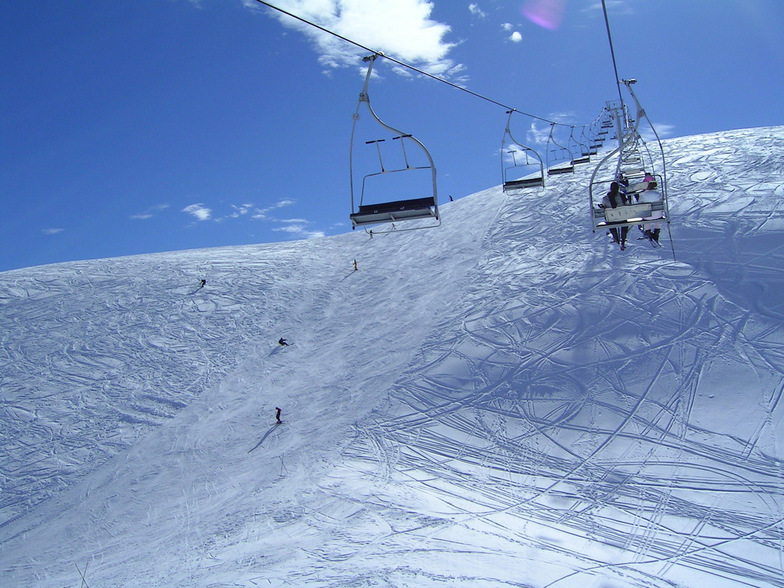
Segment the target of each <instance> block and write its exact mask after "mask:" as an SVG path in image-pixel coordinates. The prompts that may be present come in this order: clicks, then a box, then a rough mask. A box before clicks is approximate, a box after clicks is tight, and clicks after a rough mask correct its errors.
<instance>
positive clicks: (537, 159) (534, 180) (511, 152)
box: [501, 110, 544, 192]
mask: <svg viewBox="0 0 784 588" xmlns="http://www.w3.org/2000/svg"><path fill="white" fill-rule="evenodd" d="M514 112H516V111H515V110H508V111H507V113H506V114H507V115H508V116H507V118H506V129H505V130H504V138H503V140H502V141H501V175H502V181H503V188H504V192H515V191H518V190H523V189H526V188H539V187H542V186H544V162H542V158H541V156H540V155H539V154H538V153H537V152H536V151H535V150H534V149H532V148H531V147H528V146H526V145H523V144H522V143H520V142H519V141H517V140H516V139H515V138H514V137H513V136H512V131H511V129H510V125H511V121H512V114H513V113H514Z"/></svg>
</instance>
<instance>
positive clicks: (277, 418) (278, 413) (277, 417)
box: [275, 406, 283, 424]
mask: <svg viewBox="0 0 784 588" xmlns="http://www.w3.org/2000/svg"><path fill="white" fill-rule="evenodd" d="M275 420H276V421H278V423H277V424H281V423H282V422H283V421H282V420H280V409H279V408H278V407H277V406H276V407H275Z"/></svg>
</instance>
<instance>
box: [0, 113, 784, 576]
mask: <svg viewBox="0 0 784 588" xmlns="http://www.w3.org/2000/svg"><path fill="white" fill-rule="evenodd" d="M666 149H667V155H668V174H669V178H670V184H669V193H670V205H671V212H672V218H673V227H672V232H673V237H674V240H675V251H676V254H677V259H678V261H677V262H675V261H673V260H672V258H671V257H669V258H668V255H669V253H670V252H669V250H668V249H667V248H666V247H665V248H663V249H659V250H654V249H651V248H650V247H648V246H647V244H646V242H645V241H635V240H634V236H635V231H636V230H635V229H632V230H630V242H631V243H632V245H631V246H630V247H629V248H628V249H627V251H625V252H623V253H622V252H620V251H618V250H617V247H615V246H613V245H612V244H611V243H610V242H609V240H608V238H607V237H606V236H605V235H600V234H595V235H593V234H591V233H590V230H589V229H588V228H586V227H588V226H589V225H588V222H589V221H588V211H587V190H586V186H587V183H588V177H589V175H590V171H591V168H590V164H589V165H588V166H583V167H580V168H578V169H577V173H575V174H574V175H573V176H557V177H554V178H551V179H550V182H549V184H548V188H547V189H545V190H534V191H530V192H524V193H522V194H519V195H503V194H502V193H501V191H500V189H498V188H494V189H491V190H487V191H485V192H483V193H480V194H477V195H474V196H472V197H470V198H465V199H462V200H459V201H457V202H455V203H451V204H448V205H445V206H444V207H443V213H444V225H443V226H442V227H441V228H440V229H438V230H432V231H421V232H418V231H414V232H407V233H402V232H401V233H399V234H389V235H377V236H375V237H374V238H372V239H368V238H367V236H366V235H364V234H361V233H353V234H350V235H342V236H340V237H336V238H330V239H323V240H314V241H306V242H299V243H289V244H275V245H260V246H249V247H240V248H232V249H215V250H200V251H191V252H179V253H169V254H160V255H154V256H142V257H131V258H121V259H112V260H99V261H87V262H80V263H70V264H61V265H56V266H45V267H41V268H30V269H26V270H17V271H13V272H5V273H2V274H0V341H2V347H1V350H0V353H2V355H0V374H1V377H2V380H1V381H0V385H1V386H2V397H1V398H0V422H2V425H3V427H2V430H1V431H0V441H1V442H2V447H3V452H2V454H0V578H3V577H5V578H8V579H9V580H11V581H13V585H18V586H39V585H40V586H43V585H47V586H49V585H64V586H65V585H76V582H77V581H78V580H79V579H80V578H79V576H78V574H77V570H76V565H78V566H79V567H80V568H84V566H85V565H86V564H89V567H88V569H87V572H86V579H87V581H88V582H89V583H90V585H123V586H156V585H157V586H171V585H177V586H191V585H205V586H206V585H239V586H254V585H273V586H284V585H304V584H307V585H313V586H360V585H362V586H367V585H392V586H403V585H417V586H429V585H445V583H446V584H450V583H452V584H454V583H468V584H471V583H474V584H476V585H483V586H486V585H487V586H542V587H544V586H553V587H563V586H584V585H586V584H587V585H616V584H620V585H629V586H675V585H685V586H697V585H705V586H707V585H710V586H714V587H722V586H739V585H740V586H743V585H746V586H784V580H783V579H782V578H783V577H784V575H783V573H782V572H783V571H784V496H782V494H784V470H783V469H782V453H783V450H784V447H783V446H782V440H781V439H780V437H779V435H778V431H779V430H780V428H781V426H782V425H781V419H782V406H781V403H780V398H781V395H782V392H784V355H783V354H782V351H783V350H784V321H783V320H782V318H784V295H782V294H781V292H784V271H782V270H783V269H784V239H782V233H783V232H784V214H783V212H784V211H783V210H782V204H781V202H782V199H783V198H784V176H783V175H782V171H781V170H782V169H784V127H777V128H772V129H749V130H741V131H733V132H728V133H717V134H713V135H703V136H696V137H685V138H680V139H673V140H669V141H667V142H666ZM353 259H357V260H358V264H359V270H358V271H356V272H354V271H353V268H352V265H351V262H352V260H353ZM201 278H206V279H207V285H206V287H205V288H203V289H201V288H198V285H199V280H200V279H201ZM280 336H284V337H287V338H288V339H289V340H290V341H291V342H292V343H293V345H292V346H291V347H287V348H281V347H279V346H277V345H276V343H275V342H276V341H277V339H278V337H280ZM276 404H278V405H281V406H283V407H284V413H283V420H284V424H283V425H281V426H280V427H273V428H270V425H271V424H272V421H273V408H274V406H275V405H276ZM289 417H291V418H289ZM49 537H52V538H53V539H51V540H49ZM74 538H79V539H78V540H73V539H74ZM612 582H614V583H615V584H611V583H612ZM602 583H604V584H602Z"/></svg>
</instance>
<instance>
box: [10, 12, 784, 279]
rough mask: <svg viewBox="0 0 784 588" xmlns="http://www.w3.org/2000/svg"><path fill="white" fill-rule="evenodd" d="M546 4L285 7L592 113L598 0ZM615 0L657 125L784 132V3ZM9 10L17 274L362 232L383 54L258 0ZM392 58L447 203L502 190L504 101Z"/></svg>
mask: <svg viewBox="0 0 784 588" xmlns="http://www.w3.org/2000/svg"><path fill="white" fill-rule="evenodd" d="M536 2H537V0H518V1H505V0H504V1H502V0H495V1H494V0H477V1H476V2H462V1H454V0H450V1H448V2H447V1H445V0H435V1H433V2H422V1H421V0H343V1H341V2H337V0H278V1H277V3H276V4H277V5H278V6H280V7H281V8H284V9H286V10H289V11H291V12H294V13H296V14H299V15H301V16H303V17H305V18H308V19H309V20H312V21H315V22H318V23H320V24H322V25H323V26H325V27H328V28H330V29H333V30H336V31H338V32H340V33H341V34H343V35H344V36H346V37H350V38H352V39H354V40H356V41H358V42H360V43H361V44H363V45H366V46H369V47H372V48H374V49H378V50H381V51H383V52H385V53H386V54H387V55H390V56H394V57H396V58H398V59H400V60H402V61H404V62H406V63H411V64H413V65H416V66H417V67H419V68H422V69H423V70H427V71H431V72H433V73H437V74H439V75H443V76H445V77H447V78H448V79H450V80H451V81H453V82H455V83H459V84H462V85H464V86H466V87H467V88H469V89H471V90H472V91H474V92H477V93H479V94H482V95H484V96H487V97H489V98H491V99H493V100H495V101H498V102H501V103H502V104H505V105H510V106H513V107H515V108H517V109H519V110H522V111H525V112H528V113H531V114H535V115H537V116H541V117H544V118H547V119H553V120H558V121H562V122H564V123H567V124H583V123H587V122H590V121H591V120H592V119H593V118H595V117H596V115H597V114H598V113H599V111H600V110H601V108H602V106H603V105H604V102H605V101H606V100H610V99H613V98H615V97H617V90H616V87H615V81H614V75H613V71H612V63H611V60H610V53H609V49H608V44H607V38H606V33H605V28H604V20H603V16H602V13H601V9H600V7H601V3H600V2H599V1H598V0H539V2H540V3H541V4H547V5H548V6H545V8H550V9H551V12H552V14H554V15H555V17H553V18H550V20H549V26H547V27H545V26H541V22H542V21H541V19H536V18H529V17H530V16H531V15H532V13H534V12H536V11H537V7H536V6H535V4H536ZM607 6H608V10H609V14H610V19H611V26H612V28H613V40H614V42H615V49H616V56H617V60H618V68H619V74H620V75H621V77H634V78H636V79H637V80H638V84H637V86H636V91H637V94H638V96H639V98H640V100H641V101H642V103H643V105H644V106H645V108H646V111H647V113H648V115H649V116H650V118H651V119H652V120H653V122H654V123H655V125H656V126H657V129H658V130H659V132H660V134H662V135H663V136H683V135H690V134H696V133H705V132H712V131H721V130H728V129H735V128H745V127H756V126H768V125H780V124H784V116H782V114H783V113H782V110H784V109H782V104H784V101H782V98H781V97H782V96H784V76H781V75H780V73H781V72H782V71H784V37H782V35H781V33H780V31H781V27H782V25H784V3H782V2H780V1H779V0H713V1H712V2H709V3H708V2H705V1H704V0H659V1H652V0H608V2H607ZM708 6H709V7H710V10H707V9H706V7H708ZM526 15H528V16H526ZM534 21H537V22H534ZM0 23H2V24H0V26H1V27H2V35H1V36H0V43H1V44H2V45H1V46H0V76H2V80H3V87H2V90H0V106H1V107H2V113H3V117H2V120H1V121H0V198H2V204H3V212H4V214H3V215H2V220H1V221H0V271H2V270H8V269H14V268H19V267H26V266H32V265H39V264H46V263H54V262H60V261H68V260H77V259H92V258H102V257H113V256H119V255H130V254H138V253H151V252H157V251H170V250H180V249H190V248H200V247H213V246H223V245H239V244H247V243H257V242H270V241H285V240H289V239H302V238H310V237H317V236H320V235H333V234H338V233H342V232H346V231H350V230H351V228H350V223H349V220H348V215H349V213H350V212H351V210H350V200H349V166H348V154H349V142H350V135H351V125H352V113H353V112H354V110H355V109H356V106H357V97H358V94H359V92H360V90H361V88H362V82H363V76H364V65H362V63H361V61H360V58H361V57H362V56H363V55H365V52H364V51H362V50H359V49H357V48H356V47H354V46H353V45H349V44H346V43H345V42H343V41H340V40H338V39H335V38H334V37H329V36H325V35H324V34H322V33H319V32H318V31H316V30H315V29H312V28H307V27H304V26H303V25H302V24H301V23H296V22H293V21H291V19H289V18H286V17H283V16H281V15H280V14H279V13H276V12H274V11H271V10H270V9H268V8H264V7H263V6H261V5H259V3H257V2H254V1H253V0H244V1H243V0H200V1H198V2H197V1H195V0H193V1H188V0H141V1H138V2H104V1H98V0H83V1H79V2H68V3H55V4H41V3H37V2H4V3H2V4H1V5H0ZM374 71H375V72H376V73H377V74H378V75H377V76H376V77H374V79H373V80H372V81H371V84H370V89H369V94H370V96H371V101H372V104H373V107H374V109H375V110H376V112H377V113H378V114H379V116H380V117H381V118H382V119H383V120H384V121H385V122H387V123H389V124H391V125H393V126H395V127H397V128H400V129H402V130H404V131H406V132H411V133H413V134H414V135H415V136H416V137H417V138H419V139H420V140H421V141H422V142H423V143H424V144H425V145H426V146H427V147H428V149H429V150H430V152H431V153H432V155H433V158H434V161H435V164H436V167H437V169H438V191H439V195H440V199H441V201H446V200H448V197H449V196H450V195H451V196H453V197H454V198H460V197H462V196H465V195H467V194H471V193H473V192H476V191H478V190H481V189H484V188H488V187H490V186H494V185H497V184H499V183H500V169H501V165H500V160H499V151H500V149H499V148H500V143H501V138H502V135H503V130H504V125H505V122H506V114H505V112H504V109H503V108H502V107H499V106H497V105H494V104H491V103H489V102H486V101H483V100H480V99H478V98H476V97H473V96H471V95H469V94H466V93H464V92H460V91H458V90H455V89H454V88H451V87H449V86H447V85H445V84H441V83H439V82H436V81H433V80H432V79H429V78H425V77H422V76H419V75H416V74H413V73H412V72H411V71H410V70H405V69H403V70H401V68H399V67H396V66H394V64H392V63H390V62H389V61H386V60H380V61H379V62H378V63H377V65H376V67H375V70H374ZM365 122H367V121H366V120H363V124H364V123H365ZM532 122H533V121H532V119H529V118H526V117H522V116H521V117H517V118H516V119H515V124H517V125H519V133H522V134H526V135H527V134H528V132H529V131H530V130H531V124H532ZM578 197H582V195H580V196H578ZM670 197H671V198H677V195H676V194H670Z"/></svg>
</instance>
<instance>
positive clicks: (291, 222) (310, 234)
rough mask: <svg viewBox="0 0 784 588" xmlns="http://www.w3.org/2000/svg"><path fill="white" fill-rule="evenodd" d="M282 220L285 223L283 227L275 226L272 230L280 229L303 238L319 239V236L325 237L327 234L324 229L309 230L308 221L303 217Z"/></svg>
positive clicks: (279, 230)
mask: <svg viewBox="0 0 784 588" xmlns="http://www.w3.org/2000/svg"><path fill="white" fill-rule="evenodd" d="M281 222H282V223H284V225H283V226H282V227H278V228H275V229H272V230H273V231H278V232H283V233H289V234H290V235H293V236H295V237H299V238H302V239H317V238H319V237H324V236H325V233H324V231H312V230H309V229H308V228H307V227H306V225H307V224H308V223H307V221H305V220H302V219H297V218H293V219H288V220H284V221H281Z"/></svg>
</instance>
